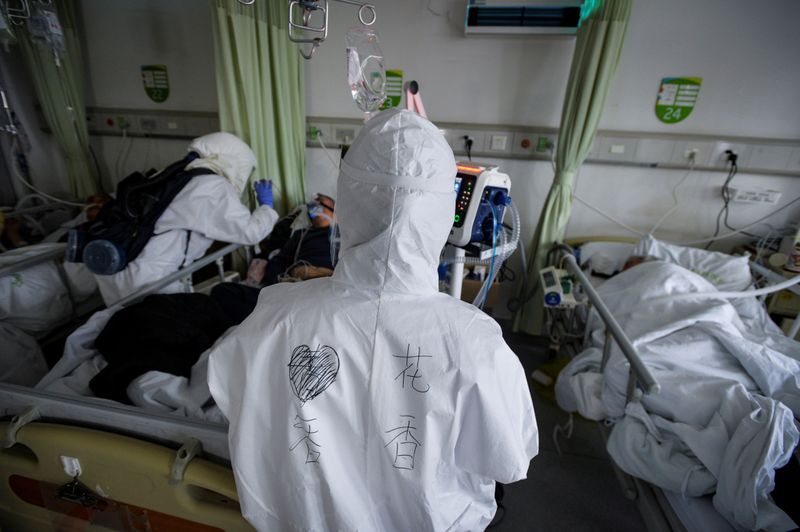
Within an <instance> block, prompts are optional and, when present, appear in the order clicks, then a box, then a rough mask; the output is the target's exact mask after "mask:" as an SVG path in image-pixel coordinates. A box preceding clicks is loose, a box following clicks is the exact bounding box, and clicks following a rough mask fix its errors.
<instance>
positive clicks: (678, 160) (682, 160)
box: [669, 140, 714, 166]
mask: <svg viewBox="0 0 800 532" xmlns="http://www.w3.org/2000/svg"><path fill="white" fill-rule="evenodd" d="M713 149H714V143H713V142H702V141H685V140H680V141H677V142H675V143H674V145H673V149H672V156H671V157H670V159H669V162H671V163H672V164H680V165H685V164H689V157H690V155H691V154H692V153H694V164H695V166H708V159H709V156H710V155H711V151H712V150H713Z"/></svg>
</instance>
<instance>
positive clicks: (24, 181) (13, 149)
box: [10, 137, 87, 208]
mask: <svg viewBox="0 0 800 532" xmlns="http://www.w3.org/2000/svg"><path fill="white" fill-rule="evenodd" d="M18 148H19V141H18V140H17V138H16V137H14V140H13V142H12V144H11V156H12V160H11V165H10V166H11V173H12V174H13V175H14V177H15V178H17V179H18V180H19V181H20V182H21V183H22V184H23V185H25V186H26V187H28V188H29V189H31V190H32V191H34V192H36V193H37V194H40V195H42V196H44V197H45V198H47V199H49V200H50V201H55V202H56V203H63V204H64V205H71V206H73V207H81V208H83V207H86V206H87V204H86V203H77V202H75V201H67V200H63V199H61V198H57V197H55V196H51V195H50V194H48V193H47V192H43V191H41V190H39V189H38V188H36V187H35V186H33V184H31V183H30V182H28V180H27V179H25V177H24V176H23V175H22V172H20V170H19V168H18V167H17V160H16V157H15V156H14V152H16V151H17V149H18Z"/></svg>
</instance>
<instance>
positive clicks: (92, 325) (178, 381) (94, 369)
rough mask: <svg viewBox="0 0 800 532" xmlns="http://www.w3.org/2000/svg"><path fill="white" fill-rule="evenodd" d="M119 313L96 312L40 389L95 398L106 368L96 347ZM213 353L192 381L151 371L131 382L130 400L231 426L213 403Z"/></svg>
mask: <svg viewBox="0 0 800 532" xmlns="http://www.w3.org/2000/svg"><path fill="white" fill-rule="evenodd" d="M116 310H117V309H115V308H111V309H105V310H101V311H99V312H96V313H95V314H93V315H92V317H91V318H89V320H88V321H87V322H86V323H85V324H83V325H82V326H81V327H79V328H78V329H76V330H75V332H73V333H72V334H71V335H70V336H69V337H68V338H67V342H66V345H65V346H64V355H63V356H62V357H61V359H60V360H59V361H58V362H57V363H56V365H55V366H53V369H51V370H50V372H49V373H48V374H47V375H45V376H44V377H43V378H42V380H41V381H39V383H38V384H37V385H36V388H37V389H40V390H47V391H50V392H56V393H64V394H68V395H81V396H89V397H91V396H93V395H94V394H93V393H92V391H91V389H90V388H89V381H91V380H92V378H93V377H94V376H95V375H97V374H98V373H99V372H100V370H102V369H103V368H104V367H105V366H106V361H105V359H104V358H103V355H101V354H100V353H99V352H98V351H97V349H95V347H94V341H95V338H97V336H98V335H99V334H100V331H102V330H103V328H104V327H105V326H106V323H108V320H109V319H111V316H113V315H114V312H116ZM224 336H225V335H223V337H224ZM212 349H213V346H212ZM209 352H210V349H209V350H207V351H206V352H205V353H203V354H202V355H201V356H200V358H199V359H198V361H197V363H196V364H195V365H194V366H193V367H192V371H191V375H190V378H188V379H187V378H186V377H178V376H175V375H171V374H169V373H162V372H159V371H149V372H147V373H145V374H143V375H141V376H140V377H138V378H136V379H134V380H133V381H131V383H130V384H129V385H128V389H127V392H128V397H129V398H130V399H131V401H132V402H133V404H135V405H137V406H140V407H142V408H144V409H146V410H151V411H155V412H160V413H173V414H176V415H180V416H188V417H191V418H195V419H203V420H206V421H213V422H217V423H227V421H226V420H225V418H224V416H223V415H222V413H221V412H220V410H219V408H217V406H216V405H215V404H213V402H212V401H211V393H210V392H209V390H208V383H207V374H208V363H207V360H208V353H209Z"/></svg>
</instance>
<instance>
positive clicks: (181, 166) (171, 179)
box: [81, 154, 213, 271]
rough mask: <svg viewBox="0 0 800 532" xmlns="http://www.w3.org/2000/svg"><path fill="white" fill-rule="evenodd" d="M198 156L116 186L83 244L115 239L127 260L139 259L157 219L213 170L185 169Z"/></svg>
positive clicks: (85, 234) (134, 174) (127, 261)
mask: <svg viewBox="0 0 800 532" xmlns="http://www.w3.org/2000/svg"><path fill="white" fill-rule="evenodd" d="M194 158H196V156H195V155H194V154H191V155H190V156H188V157H186V158H184V159H181V160H180V161H176V162H174V163H172V164H170V165H169V166H167V167H166V168H164V170H162V171H161V172H158V173H156V174H150V175H145V174H143V173H141V172H134V173H132V174H131V175H129V176H128V177H126V178H125V179H123V180H122V181H120V183H119V184H118V185H117V197H116V198H115V199H113V200H111V201H110V202H108V203H106V204H105V205H104V206H103V208H102V209H100V212H99V213H98V215H97V219H96V220H95V221H94V223H93V224H92V225H91V226H90V227H89V229H88V230H87V231H85V232H84V234H83V235H82V239H81V240H82V242H81V243H82V247H83V246H85V245H86V244H88V243H89V242H92V241H93V240H107V241H110V242H113V243H114V244H116V245H117V246H119V247H120V248H121V249H122V250H123V252H124V253H123V257H124V263H123V264H121V265H120V266H119V269H118V270H117V271H120V270H122V269H124V268H125V266H126V265H127V264H128V263H130V262H132V261H133V260H135V259H136V257H137V256H139V253H141V251H142V250H143V249H144V247H145V245H147V242H149V241H150V238H151V237H152V236H153V231H154V228H155V225H156V222H158V219H159V218H160V217H161V215H162V214H163V213H164V211H165V210H166V209H167V207H169V205H170V203H172V200H173V199H175V196H177V195H178V193H179V192H180V191H181V190H183V188H184V187H185V186H186V185H187V184H188V183H189V181H191V180H192V178H194V177H195V176H198V175H206V174H210V173H213V172H211V171H210V170H208V169H207V168H195V169H192V170H186V169H185V168H186V165H187V164H189V162H191V161H192V160H193V159H194Z"/></svg>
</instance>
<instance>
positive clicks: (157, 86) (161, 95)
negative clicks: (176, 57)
mask: <svg viewBox="0 0 800 532" xmlns="http://www.w3.org/2000/svg"><path fill="white" fill-rule="evenodd" d="M142 83H143V84H144V91H145V92H146V93H147V95H148V96H149V97H150V99H151V100H153V101H154V102H156V103H161V102H164V101H166V99H167V98H168V97H169V77H167V65H142Z"/></svg>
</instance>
